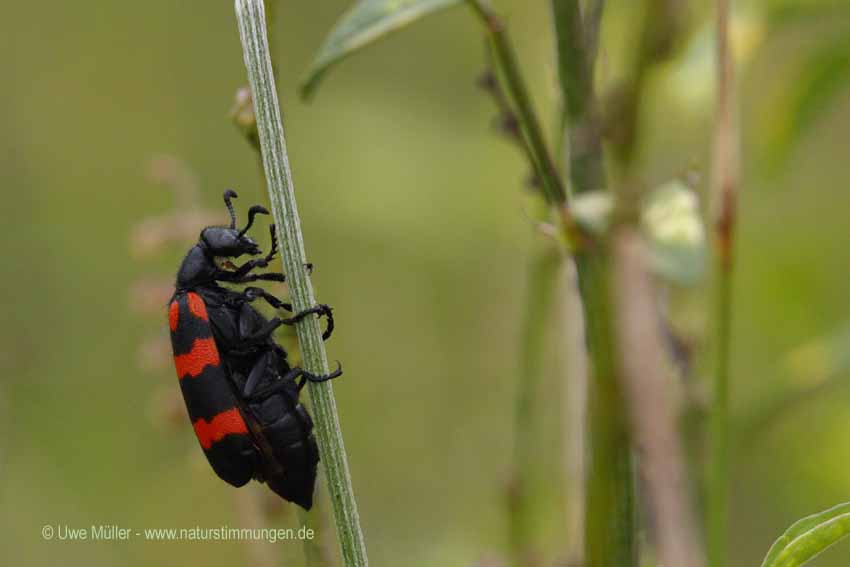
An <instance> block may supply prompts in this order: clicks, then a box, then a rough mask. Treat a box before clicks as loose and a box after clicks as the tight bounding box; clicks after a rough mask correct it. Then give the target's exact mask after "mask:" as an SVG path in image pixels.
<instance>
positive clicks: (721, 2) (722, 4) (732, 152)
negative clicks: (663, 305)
mask: <svg viewBox="0 0 850 567" xmlns="http://www.w3.org/2000/svg"><path fill="white" fill-rule="evenodd" d="M729 5H730V0H717V3H716V8H715V9H716V36H717V38H716V42H717V44H716V49H717V52H716V58H717V60H716V69H717V102H716V104H717V108H716V118H715V125H716V126H715V131H714V150H713V152H714V156H713V164H712V180H711V185H712V187H711V193H712V199H713V200H714V206H715V208H716V218H715V223H714V230H715V234H714V236H715V238H714V262H715V271H714V288H715V289H714V294H715V295H714V305H713V309H714V317H715V320H714V325H715V335H714V349H715V354H714V361H713V362H714V399H713V405H712V408H711V417H710V421H709V435H710V444H709V447H710V455H709V457H710V461H709V471H708V486H707V492H708V493H707V501H706V507H707V514H708V519H707V522H706V523H707V528H708V542H709V562H710V565H711V567H722V566H724V565H726V561H727V553H728V552H727V547H728V546H727V533H728V524H727V522H728V519H729V514H728V507H729V375H730V358H729V354H730V345H731V333H732V276H733V266H734V259H733V245H734V235H735V221H736V219H735V216H736V206H737V193H738V183H739V164H738V146H739V140H738V126H737V116H736V108H735V105H736V102H735V77H734V69H733V61H732V54H731V51H730V45H729V7H730V6H729Z"/></svg>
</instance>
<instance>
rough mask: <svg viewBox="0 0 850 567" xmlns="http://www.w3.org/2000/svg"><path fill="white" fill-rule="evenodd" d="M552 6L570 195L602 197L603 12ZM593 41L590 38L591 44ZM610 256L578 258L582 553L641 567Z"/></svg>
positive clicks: (600, 250)
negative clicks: (583, 432)
mask: <svg viewBox="0 0 850 567" xmlns="http://www.w3.org/2000/svg"><path fill="white" fill-rule="evenodd" d="M551 6H552V14H553V17H554V21H555V32H556V38H557V50H558V70H559V78H560V84H561V94H562V98H563V104H564V114H565V118H566V128H567V133H566V137H567V140H568V144H569V145H568V149H569V157H570V159H569V173H570V180H571V183H572V190H573V192H574V193H576V194H578V193H582V192H586V191H591V190H596V189H604V188H606V181H605V170H604V156H603V150H602V140H601V134H600V133H601V128H600V126H599V119H598V112H597V108H596V95H595V92H594V85H593V64H594V59H595V52H596V46H595V41H596V40H595V38H596V36H597V34H598V30H597V29H587V28H586V27H585V22H587V23H588V25H591V26H598V25H599V22H600V18H601V12H599V13H595V14H593V15H592V17H589V18H587V19H585V18H584V17H583V16H582V12H581V8H580V3H579V1H578V0H552V2H551ZM600 8H601V6H600ZM588 36H589V37H591V38H593V39H592V40H591V41H590V42H589V41H588V40H587V37H588ZM591 43H592V44H593V45H590V44H591ZM609 255H610V254H609V250H608V246H607V243H606V242H604V241H597V242H594V243H593V244H592V245H591V246H585V247H583V248H582V249H579V250H578V251H577V252H576V256H575V261H576V270H577V273H578V281H579V290H580V294H581V298H582V303H583V306H584V319H585V337H586V341H587V348H588V354H589V359H590V380H589V382H590V384H589V388H590V392H589V395H588V407H587V428H588V436H589V445H590V446H589V449H590V462H589V463H588V469H587V471H586V478H587V490H586V502H585V552H584V553H585V561H586V562H587V564H588V565H592V566H593V567H628V566H632V565H635V564H636V562H637V551H636V546H635V539H634V515H635V513H634V496H633V492H634V486H633V472H632V468H633V467H632V455H631V447H630V440H629V433H628V429H627V423H626V418H625V407H624V403H623V396H622V392H621V388H620V380H619V378H618V373H619V368H618V364H617V360H616V358H617V348H616V337H615V336H614V312H613V307H612V305H611V294H610V274H609Z"/></svg>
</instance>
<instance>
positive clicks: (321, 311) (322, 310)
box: [283, 303, 334, 341]
mask: <svg viewBox="0 0 850 567" xmlns="http://www.w3.org/2000/svg"><path fill="white" fill-rule="evenodd" d="M312 313H315V314H316V315H318V316H319V317H327V319H328V326H327V327H326V328H325V331H324V332H323V333H322V340H324V341H326V340H328V339H329V338H330V336H331V334H332V333H333V331H334V316H333V311H332V310H331V308H330V306H329V305H325V304H324V303H320V304H318V305H316V306H314V307H310V308H309V309H305V310H304V311H301V312H300V313H296V314H295V316H293V317H290V318H289V319H284V320H283V322H284V323H285V324H287V325H294V324H295V323H297V322H299V321H301V320H302V319H304V317H306V316H307V315H310V314H312Z"/></svg>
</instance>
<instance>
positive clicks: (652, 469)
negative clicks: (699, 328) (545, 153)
mask: <svg viewBox="0 0 850 567" xmlns="http://www.w3.org/2000/svg"><path fill="white" fill-rule="evenodd" d="M613 239H614V240H613V252H614V263H615V271H616V278H615V282H616V283H615V298H616V300H615V305H616V307H617V314H618V317H617V319H618V324H617V332H618V338H619V345H620V359H621V365H622V369H623V372H622V378H623V389H624V392H625V398H626V403H627V406H628V409H629V417H630V418H631V431H632V437H633V441H634V445H635V447H636V448H637V451H638V454H639V456H640V458H639V459H638V462H639V468H640V477H641V480H642V486H644V487H645V489H646V498H645V501H646V505H647V508H648V509H649V514H648V515H649V517H651V518H652V523H653V525H654V528H655V529H653V530H652V535H653V537H654V540H655V544H656V547H657V549H658V562H659V564H660V565H675V566H676V567H703V566H704V554H703V551H702V546H701V545H700V541H699V539H700V538H699V536H698V535H697V529H696V522H695V516H694V513H693V509H692V504H691V492H690V487H689V483H688V476H687V467H686V466H685V459H684V455H683V453H682V447H681V441H680V439H679V432H678V427H677V419H678V412H677V411H676V407H675V406H674V404H673V400H672V396H671V392H672V391H673V387H672V386H673V384H672V381H671V375H670V372H669V369H670V367H669V365H667V364H666V349H665V345H664V338H663V337H662V335H661V325H659V322H658V312H659V309H658V306H657V305H656V303H657V297H658V293H657V290H656V288H655V284H654V282H653V278H652V274H651V273H650V271H649V266H650V261H651V260H650V257H649V252H648V251H647V249H646V244H645V243H644V241H643V237H642V236H641V235H640V233H639V232H638V230H637V229H636V228H635V227H634V226H631V225H624V226H622V227H618V229H617V231H616V233H615V235H614V237H613Z"/></svg>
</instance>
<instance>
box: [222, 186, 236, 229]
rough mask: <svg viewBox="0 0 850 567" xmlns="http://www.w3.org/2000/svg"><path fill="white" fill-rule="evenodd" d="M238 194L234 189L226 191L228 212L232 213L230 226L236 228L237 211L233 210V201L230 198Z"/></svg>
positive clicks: (225, 202) (225, 199) (225, 200)
mask: <svg viewBox="0 0 850 567" xmlns="http://www.w3.org/2000/svg"><path fill="white" fill-rule="evenodd" d="M238 196H239V195H237V194H236V191H234V190H233V189H228V190H226V191H225V192H224V204H225V206H226V207H227V212H228V213H230V228H236V211H234V210H233V203H231V202H230V200H231V199H235V198H236V197H238Z"/></svg>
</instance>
